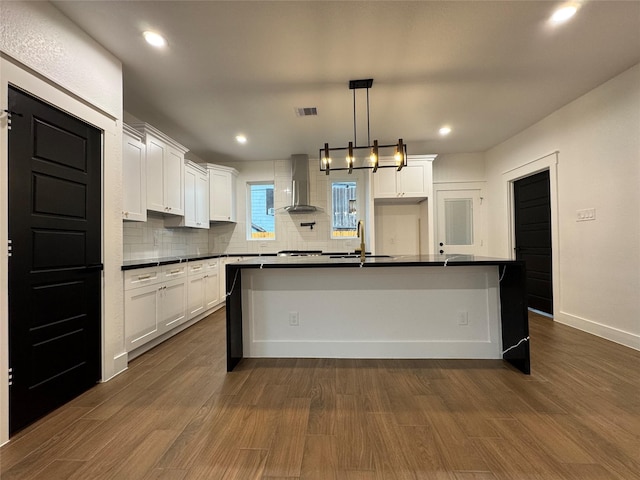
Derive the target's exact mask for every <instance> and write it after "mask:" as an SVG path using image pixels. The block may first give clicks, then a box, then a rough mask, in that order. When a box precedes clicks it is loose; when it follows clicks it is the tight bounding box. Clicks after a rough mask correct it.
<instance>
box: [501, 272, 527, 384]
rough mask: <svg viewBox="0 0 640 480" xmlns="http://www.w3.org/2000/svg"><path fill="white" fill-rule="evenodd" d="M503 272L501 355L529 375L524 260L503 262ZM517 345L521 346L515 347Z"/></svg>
mask: <svg viewBox="0 0 640 480" xmlns="http://www.w3.org/2000/svg"><path fill="white" fill-rule="evenodd" d="M503 269H505V270H503ZM503 272H504V274H503ZM500 275H502V280H501V281H500V309H501V318H502V346H503V349H504V351H505V352H504V353H503V355H502V358H504V359H505V360H506V361H508V362H509V363H511V364H512V365H513V366H514V367H516V368H517V369H518V370H520V371H522V372H523V373H526V374H530V373H531V361H530V353H529V340H528V337H529V312H528V310H527V284H526V275H525V266H524V264H523V263H509V264H503V265H502V266H500ZM524 339H526V340H524ZM518 343H519V345H518ZM515 345H518V346H517V347H515ZM511 347H514V348H511Z"/></svg>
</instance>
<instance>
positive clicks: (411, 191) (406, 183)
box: [396, 162, 430, 197]
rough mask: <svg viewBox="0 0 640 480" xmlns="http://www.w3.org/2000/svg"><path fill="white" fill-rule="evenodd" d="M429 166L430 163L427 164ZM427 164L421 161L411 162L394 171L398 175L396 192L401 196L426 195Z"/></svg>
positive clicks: (427, 191)
mask: <svg viewBox="0 0 640 480" xmlns="http://www.w3.org/2000/svg"><path fill="white" fill-rule="evenodd" d="M429 166H430V165H429ZM426 168H427V166H426V165H424V164H423V163H418V162H411V163H410V164H408V165H407V166H406V167H403V168H402V170H400V171H399V172H396V174H397V177H398V193H399V194H400V196H402V197H427V196H428V194H429V189H428V187H427V183H426V182H427V175H426V171H425V170H426Z"/></svg>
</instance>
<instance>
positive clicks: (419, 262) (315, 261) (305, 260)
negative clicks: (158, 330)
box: [234, 254, 524, 268]
mask: <svg viewBox="0 0 640 480" xmlns="http://www.w3.org/2000/svg"><path fill="white" fill-rule="evenodd" d="M504 264H524V262H522V261H520V260H509V259H506V258H494V257H479V256H475V255H453V254H451V255H391V256H386V255H369V256H367V257H366V258H365V261H364V262H363V263H361V262H360V256H359V255H344V254H336V255H321V256H308V257H278V256H270V257H253V258H247V259H245V260H244V261H242V262H238V263H236V264H234V266H235V268H305V267H360V266H362V267H402V266H448V265H504Z"/></svg>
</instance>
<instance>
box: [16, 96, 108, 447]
mask: <svg viewBox="0 0 640 480" xmlns="http://www.w3.org/2000/svg"><path fill="white" fill-rule="evenodd" d="M8 100H9V102H8V104H9V110H10V112H11V117H10V118H11V127H10V131H9V138H8V140H9V199H8V200H9V222H8V226H9V239H10V242H11V244H10V246H11V257H10V258H9V366H10V369H11V386H10V390H9V429H10V433H11V434H14V433H15V432H17V431H18V430H20V429H22V428H24V427H25V426H27V425H28V424H30V423H32V422H33V421H34V420H37V419H38V418H40V417H42V416H43V415H45V414H47V413H49V412H50V411H52V410H54V409H55V408H57V407H59V406H60V405H62V404H63V403H66V402H67V401H69V400H70V399H72V398H74V397H75V396H77V395H79V394H80V393H82V392H83V391H85V390H87V389H89V388H91V387H92V386H93V385H95V384H96V382H98V381H99V379H100V359H101V277H102V275H101V270H102V260H101V237H102V229H101V225H102V213H101V212H102V206H101V199H102V191H101V185H102V179H101V152H102V132H101V131H100V130H98V129H96V128H95V127H92V126H90V125H88V124H86V123H84V122H83V121H81V120H79V119H77V118H75V117H73V116H71V115H68V114H66V113H64V112H63V111H61V110H58V109H57V108H54V107H52V106H51V105H49V104H47V103H45V102H42V101H40V100H38V99H37V98H35V97H32V96H31V95H29V94H27V93H26V92H23V91H22V90H19V89H17V88H14V87H12V86H9V99H8Z"/></svg>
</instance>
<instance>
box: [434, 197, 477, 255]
mask: <svg viewBox="0 0 640 480" xmlns="http://www.w3.org/2000/svg"><path fill="white" fill-rule="evenodd" d="M436 201H437V213H436V216H437V229H436V249H435V251H436V253H441V254H445V255H455V254H461V255H480V254H481V249H482V247H483V244H484V240H483V239H482V235H481V228H480V227H481V225H482V210H481V208H482V202H481V197H480V190H439V191H438V192H437V194H436Z"/></svg>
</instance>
